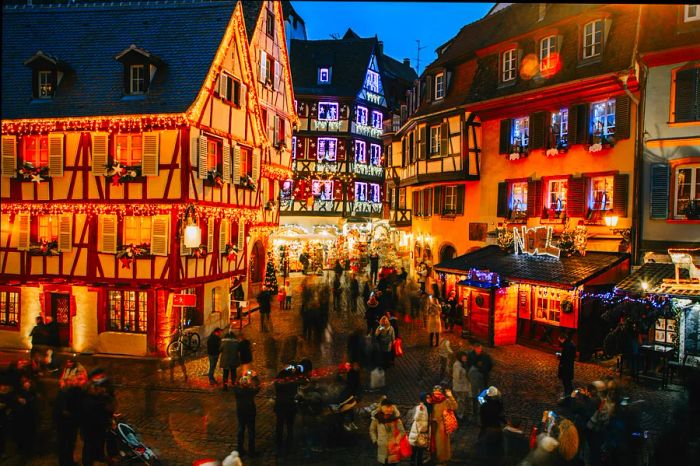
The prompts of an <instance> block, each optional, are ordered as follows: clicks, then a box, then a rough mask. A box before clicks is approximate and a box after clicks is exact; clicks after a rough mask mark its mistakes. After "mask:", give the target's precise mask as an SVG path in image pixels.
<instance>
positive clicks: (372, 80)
mask: <svg viewBox="0 0 700 466" xmlns="http://www.w3.org/2000/svg"><path fill="white" fill-rule="evenodd" d="M365 87H366V88H367V89H369V90H370V91H372V92H376V93H379V73H375V72H374V71H372V70H367V79H366V80H365Z"/></svg>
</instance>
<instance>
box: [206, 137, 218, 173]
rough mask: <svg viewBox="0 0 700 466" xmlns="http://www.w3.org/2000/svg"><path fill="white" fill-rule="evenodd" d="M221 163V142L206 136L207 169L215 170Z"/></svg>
mask: <svg viewBox="0 0 700 466" xmlns="http://www.w3.org/2000/svg"><path fill="white" fill-rule="evenodd" d="M219 165H221V142H220V141H217V140H216V139H212V138H207V169H208V170H209V171H212V170H217V169H218V167H219Z"/></svg>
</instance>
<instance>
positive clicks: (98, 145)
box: [91, 133, 108, 176]
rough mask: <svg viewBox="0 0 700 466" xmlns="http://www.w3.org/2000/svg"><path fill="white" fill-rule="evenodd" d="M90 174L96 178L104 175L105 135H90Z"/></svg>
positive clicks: (105, 158) (106, 137)
mask: <svg viewBox="0 0 700 466" xmlns="http://www.w3.org/2000/svg"><path fill="white" fill-rule="evenodd" d="M91 140H92V173H93V174H94V175H97V176H101V175H104V173H105V170H106V169H107V154H108V152H107V144H108V135H107V133H92V135H91Z"/></svg>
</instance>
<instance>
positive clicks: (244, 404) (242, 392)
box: [233, 384, 260, 417]
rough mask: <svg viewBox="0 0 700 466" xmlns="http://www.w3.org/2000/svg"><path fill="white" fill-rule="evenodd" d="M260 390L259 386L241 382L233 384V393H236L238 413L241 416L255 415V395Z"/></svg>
mask: <svg viewBox="0 0 700 466" xmlns="http://www.w3.org/2000/svg"><path fill="white" fill-rule="evenodd" d="M259 391H260V387H258V386H247V387H244V386H242V385H240V384H235V385H234V386H233V393H234V395H236V413H238V415H240V416H253V417H255V413H256V409H255V395H257V393H258V392H259Z"/></svg>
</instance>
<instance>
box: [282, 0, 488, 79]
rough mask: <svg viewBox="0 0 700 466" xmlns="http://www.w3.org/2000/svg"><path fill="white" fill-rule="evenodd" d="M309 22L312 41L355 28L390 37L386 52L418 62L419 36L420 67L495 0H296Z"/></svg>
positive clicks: (361, 33) (385, 39) (362, 34)
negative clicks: (476, 0) (481, 0)
mask: <svg viewBox="0 0 700 466" xmlns="http://www.w3.org/2000/svg"><path fill="white" fill-rule="evenodd" d="M292 5H294V9H295V10H296V11H297V13H299V15H300V16H301V17H302V18H303V19H304V22H305V23H306V34H307V36H308V38H309V39H310V40H315V39H330V38H331V34H337V35H338V36H340V37H342V36H343V34H345V31H346V30H347V29H348V28H349V27H350V28H352V29H353V31H355V32H356V33H357V34H358V35H359V36H360V37H370V36H374V35H375V34H376V35H377V36H378V38H379V40H381V41H383V42H384V53H386V54H387V55H389V56H391V57H393V58H395V59H397V60H403V59H404V58H410V59H411V65H412V66H413V67H414V68H415V66H416V52H417V45H418V44H417V43H416V40H417V39H420V45H421V47H425V48H424V49H422V50H421V52H420V68H421V69H420V70H418V71H419V72H420V71H422V70H423V69H425V66H426V65H427V64H429V63H430V62H432V61H433V60H434V59H435V57H436V55H435V49H436V48H437V47H438V46H440V45H442V44H444V43H445V42H447V41H448V40H449V39H451V38H452V37H454V36H455V35H456V34H457V32H459V30H460V29H461V28H462V26H464V25H466V24H469V23H471V22H473V21H476V20H478V19H480V18H482V17H483V16H484V15H485V14H486V13H487V12H488V11H489V10H490V9H491V7H492V6H493V5H494V4H493V3H438V2H381V1H359V2H336V1H316V2H313V1H299V0H294V1H292Z"/></svg>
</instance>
